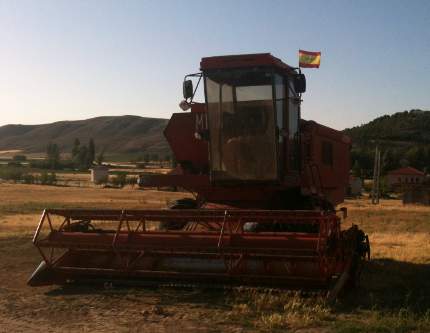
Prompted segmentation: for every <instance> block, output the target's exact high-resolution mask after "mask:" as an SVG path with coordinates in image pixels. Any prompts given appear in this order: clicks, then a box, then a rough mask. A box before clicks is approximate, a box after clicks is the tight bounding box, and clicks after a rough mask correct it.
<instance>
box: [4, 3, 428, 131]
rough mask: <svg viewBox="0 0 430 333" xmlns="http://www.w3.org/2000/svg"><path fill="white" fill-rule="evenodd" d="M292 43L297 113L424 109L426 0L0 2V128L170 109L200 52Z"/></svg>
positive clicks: (363, 117) (355, 121) (340, 121)
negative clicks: (316, 64)
mask: <svg viewBox="0 0 430 333" xmlns="http://www.w3.org/2000/svg"><path fill="white" fill-rule="evenodd" d="M299 49H304V50H309V51H321V52H322V55H321V67H320V68H319V69H304V70H303V72H304V73H305V74H306V77H307V92H306V93H305V94H304V95H303V100H304V101H303V104H302V116H303V118H305V119H313V120H316V121H318V122H320V123H322V124H325V125H328V126H331V127H333V128H336V129H343V128H345V127H352V126H356V125H360V124H362V123H366V122H368V121H370V120H372V119H374V118H375V117H378V116H381V115H384V114H392V113H395V112H399V111H404V110H409V109H413V108H420V109H426V110H430V1H426V0H423V1H417V0H416V1H414V0H410V1H406V0H405V1H395V0H392V1H388V0H386V1H382V0H373V1H346V0H343V1H330V0H325V1H322V0H321V1H303V0H301V1H286V0H285V1H275V0H273V1H270V0H266V1H262V0H260V1H252V0H247V1H242V0H236V1H231V0H230V1H228V0H217V1H205V0H187V1H180V0H177V1H173V0H172V1H163V0H157V1H156V0H154V1H145V0H140V1H131V0H124V1H119V0H118V1H109V0H100V1H96V0H85V1H79V0H74V1H71V0H69V1H61V0H52V1H47V0H33V1H25V0H10V1H6V0H0V125H5V124H10V123H13V124H40V123H49V122H53V121H60V120H77V119H87V118H92V117H97V116H108V115H125V114H132V115H139V116H144V117H156V118H169V117H170V115H171V114H172V113H174V112H181V111H180V109H179V107H178V103H179V102H180V101H181V99H182V81H183V77H184V76H185V75H186V74H188V73H195V72H198V71H199V63H200V59H201V58H202V57H205V56H215V55H226V54H243V53H261V52H270V53H272V54H273V55H274V56H276V57H278V58H280V59H282V60H283V61H284V62H286V63H288V64H290V65H291V66H297V65H298V50H299Z"/></svg>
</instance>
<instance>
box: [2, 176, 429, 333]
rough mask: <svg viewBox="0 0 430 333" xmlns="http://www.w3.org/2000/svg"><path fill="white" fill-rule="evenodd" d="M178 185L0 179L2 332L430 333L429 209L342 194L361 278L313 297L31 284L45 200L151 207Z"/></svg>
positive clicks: (53, 204)
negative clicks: (362, 256) (359, 242)
mask: <svg viewBox="0 0 430 333" xmlns="http://www.w3.org/2000/svg"><path fill="white" fill-rule="evenodd" d="M184 195H185V194H184V193H177V192H161V191H140V190H137V189H136V188H135V189H131V188H124V189H101V188H75V187H56V186H40V185H19V184H0V332H78V331H79V332H259V331H275V332H299V333H305V332H308V333H316V332H344V333H346V332H350V333H352V332H354V333H357V332H387V333H389V332H430V207H420V206H402V205H401V203H400V202H399V201H395V200H391V201H382V204H381V205H379V206H372V205H370V204H369V203H368V200H365V199H358V200H353V201H347V202H346V203H345V206H346V207H348V211H349V217H348V219H347V220H346V221H345V226H347V225H350V224H351V223H356V224H359V225H360V227H361V228H362V229H364V230H365V231H366V232H367V233H369V236H370V240H371V243H372V261H371V262H370V263H369V264H368V265H367V266H366V268H365V270H364V272H363V278H362V285H361V286H360V287H359V288H358V289H357V290H355V291H354V292H351V293H349V294H347V295H344V296H343V297H342V299H340V300H339V301H338V302H337V303H336V304H335V305H333V306H327V305H326V304H325V303H324V301H323V299H322V296H321V295H318V294H317V295H306V294H301V293H295V292H281V293H279V292H273V291H255V290H251V291H250V290H241V289H237V290H206V289H203V288H197V287H195V288H189V289H184V288H182V289H172V288H136V287H118V286H114V287H113V288H110V287H109V288H105V287H103V286H100V285H87V286H82V285H80V286H77V285H70V286H66V287H59V286H52V287H39V288H30V287H28V286H27V285H26V280H27V279H28V277H29V276H30V274H31V273H32V271H33V270H34V269H35V267H36V266H37V265H38V264H39V262H40V256H39V254H38V253H37V251H36V249H35V248H34V247H33V245H32V243H31V237H32V234H33V232H34V229H35V227H36V225H37V223H38V219H39V216H40V213H41V211H42V209H43V208H45V207H53V208H58V207H98V208H159V207H165V205H166V203H167V202H168V201H169V200H172V199H177V198H182V197H184Z"/></svg>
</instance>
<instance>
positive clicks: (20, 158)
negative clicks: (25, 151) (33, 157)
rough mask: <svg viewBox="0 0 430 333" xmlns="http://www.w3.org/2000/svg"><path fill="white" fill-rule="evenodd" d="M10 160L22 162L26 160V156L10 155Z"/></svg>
mask: <svg viewBox="0 0 430 333" xmlns="http://www.w3.org/2000/svg"><path fill="white" fill-rule="evenodd" d="M12 160H13V161H15V162H24V161H27V156H25V155H15V156H13V157H12Z"/></svg>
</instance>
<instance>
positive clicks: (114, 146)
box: [0, 116, 170, 155]
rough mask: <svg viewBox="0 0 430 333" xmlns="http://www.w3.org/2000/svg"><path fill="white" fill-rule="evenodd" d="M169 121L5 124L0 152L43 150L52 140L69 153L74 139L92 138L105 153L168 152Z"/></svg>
mask: <svg viewBox="0 0 430 333" xmlns="http://www.w3.org/2000/svg"><path fill="white" fill-rule="evenodd" d="M167 122H168V120H167V119H158V118H143V117H139V116H113V117H97V118H91V119H86V120H77V121H59V122H55V123H51V124H43V125H5V126H1V127H0V151H1V150H15V149H16V150H22V151H23V152H24V153H43V152H45V151H46V147H47V145H48V143H50V142H52V143H56V144H57V145H58V146H59V147H60V150H61V152H64V153H69V152H70V151H71V150H72V146H73V142H74V140H75V138H78V139H79V140H80V141H81V142H82V143H84V144H86V143H87V142H88V141H89V139H90V138H93V139H94V141H95V143H96V147H97V148H98V149H103V148H104V147H105V149H106V154H111V155H112V154H115V155H122V154H130V153H133V154H135V153H158V154H168V153H170V149H169V146H168V144H167V142H166V140H165V139H164V136H163V129H164V127H165V126H166V124H167Z"/></svg>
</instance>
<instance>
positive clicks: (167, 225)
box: [160, 198, 197, 230]
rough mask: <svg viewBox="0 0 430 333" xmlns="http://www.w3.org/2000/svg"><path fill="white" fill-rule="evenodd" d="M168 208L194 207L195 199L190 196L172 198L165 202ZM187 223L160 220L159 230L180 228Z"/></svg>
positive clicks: (195, 206) (195, 204)
mask: <svg viewBox="0 0 430 333" xmlns="http://www.w3.org/2000/svg"><path fill="white" fill-rule="evenodd" d="M167 207H168V208H169V209H195V208H197V201H196V200H194V199H191V198H184V199H178V200H173V201H171V202H169V203H168V204H167ZM186 225H187V222H162V223H160V229H161V230H182V229H184V227H185V226H186Z"/></svg>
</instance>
